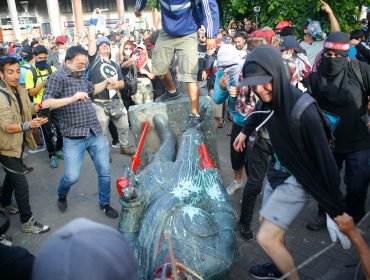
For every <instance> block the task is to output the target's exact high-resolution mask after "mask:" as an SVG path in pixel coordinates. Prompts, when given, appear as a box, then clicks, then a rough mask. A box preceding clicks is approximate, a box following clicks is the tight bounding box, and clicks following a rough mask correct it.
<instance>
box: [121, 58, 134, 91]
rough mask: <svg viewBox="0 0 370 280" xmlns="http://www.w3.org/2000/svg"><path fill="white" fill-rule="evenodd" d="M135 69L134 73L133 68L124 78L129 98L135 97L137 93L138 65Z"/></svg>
mask: <svg viewBox="0 0 370 280" xmlns="http://www.w3.org/2000/svg"><path fill="white" fill-rule="evenodd" d="M132 67H133V68H134V71H133V72H134V73H132V71H131V67H130V69H129V71H128V73H127V75H126V76H124V77H123V78H124V80H125V87H126V88H127V92H128V95H129V96H132V95H135V94H136V92H137V67H136V63H134V65H133V66H132Z"/></svg>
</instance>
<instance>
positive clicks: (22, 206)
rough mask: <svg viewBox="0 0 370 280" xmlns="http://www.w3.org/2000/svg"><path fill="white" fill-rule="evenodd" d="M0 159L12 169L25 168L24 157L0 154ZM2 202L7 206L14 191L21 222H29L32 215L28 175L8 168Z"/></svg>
mask: <svg viewBox="0 0 370 280" xmlns="http://www.w3.org/2000/svg"><path fill="white" fill-rule="evenodd" d="M0 161H1V163H2V164H3V165H5V166H6V167H8V168H10V169H12V170H23V169H24V165H23V161H22V158H15V157H7V156H0ZM4 170H5V173H6V175H5V179H4V183H3V190H2V196H1V204H2V206H4V207H6V206H8V205H10V204H11V198H12V194H13V192H14V196H15V200H16V201H17V205H18V208H19V213H20V219H21V223H25V222H27V221H28V220H29V219H30V218H31V217H32V212H31V206H30V200H29V192H28V183H27V180H26V176H24V175H20V174H15V173H12V172H10V171H8V170H6V169H4Z"/></svg>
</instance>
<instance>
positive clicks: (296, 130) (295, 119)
mask: <svg viewBox="0 0 370 280" xmlns="http://www.w3.org/2000/svg"><path fill="white" fill-rule="evenodd" d="M311 104H315V107H316V109H317V111H318V113H319V116H320V118H321V120H322V123H323V126H324V131H325V134H326V137H327V139H328V143H329V146H330V147H331V149H334V142H335V138H334V135H333V133H334V129H335V127H336V125H337V124H338V122H339V116H334V115H331V114H329V113H327V112H324V111H322V110H321V109H320V107H319V105H318V104H317V102H316V100H315V99H314V98H313V97H312V96H311V95H309V94H308V93H304V94H303V95H302V96H301V97H300V98H299V99H298V100H297V101H296V103H295V104H294V106H293V109H292V111H291V113H290V122H289V131H290V133H291V136H292V137H293V139H297V144H298V146H299V148H300V149H304V146H303V139H302V136H301V121H300V119H301V116H302V114H303V112H304V111H305V110H306V108H307V107H308V106H310V105H311ZM334 118H336V119H335V120H334ZM334 121H335V122H336V123H334Z"/></svg>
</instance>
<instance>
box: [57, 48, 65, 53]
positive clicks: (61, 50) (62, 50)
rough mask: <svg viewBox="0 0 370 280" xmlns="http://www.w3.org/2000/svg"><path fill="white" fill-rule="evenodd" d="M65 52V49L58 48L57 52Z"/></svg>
mask: <svg viewBox="0 0 370 280" xmlns="http://www.w3.org/2000/svg"><path fill="white" fill-rule="evenodd" d="M65 52H66V50H65V49H58V53H59V54H64V53H65Z"/></svg>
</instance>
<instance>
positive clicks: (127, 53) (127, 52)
mask: <svg viewBox="0 0 370 280" xmlns="http://www.w3.org/2000/svg"><path fill="white" fill-rule="evenodd" d="M123 53H124V54H125V55H126V56H130V55H131V54H132V50H124V51H123Z"/></svg>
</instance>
